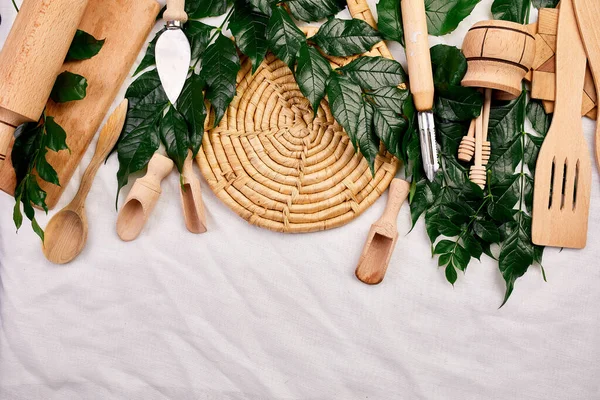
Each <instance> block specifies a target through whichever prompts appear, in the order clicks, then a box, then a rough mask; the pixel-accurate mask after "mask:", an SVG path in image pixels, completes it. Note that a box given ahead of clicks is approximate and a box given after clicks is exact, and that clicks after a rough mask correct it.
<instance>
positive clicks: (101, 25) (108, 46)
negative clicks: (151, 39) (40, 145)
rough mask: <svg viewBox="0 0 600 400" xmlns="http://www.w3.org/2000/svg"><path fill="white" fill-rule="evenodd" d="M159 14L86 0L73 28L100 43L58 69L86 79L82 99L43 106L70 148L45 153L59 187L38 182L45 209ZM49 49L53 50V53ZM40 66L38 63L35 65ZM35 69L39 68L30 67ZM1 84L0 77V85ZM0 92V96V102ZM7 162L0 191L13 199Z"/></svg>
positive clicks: (138, 1) (113, 0)
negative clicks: (84, 57)
mask: <svg viewBox="0 0 600 400" xmlns="http://www.w3.org/2000/svg"><path fill="white" fill-rule="evenodd" d="M27 1H30V0H26V2H25V3H27ZM43 2H44V3H48V4H50V3H52V4H54V3H55V2H56V3H68V6H67V7H63V12H64V10H65V9H66V10H69V9H71V8H73V7H74V5H75V4H76V3H78V1H76V0H68V1H67V0H65V1H62V0H61V1H59V0H52V1H50V0H43ZM159 11H160V5H159V4H158V3H157V2H156V1H154V0H135V1H131V0H130V1H126V0H89V3H88V7H87V9H86V11H85V14H84V16H83V20H82V21H81V24H80V26H79V28H80V29H82V30H84V31H86V32H88V33H90V34H92V35H94V37H96V38H98V39H106V41H105V43H104V47H103V48H102V50H101V51H100V53H98V55H96V56H95V57H93V58H91V59H89V60H85V61H70V62H67V63H65V64H64V66H63V67H62V69H61V70H69V71H71V72H73V73H76V74H80V75H83V76H85V77H86V78H87V80H88V88H87V96H86V97H85V99H83V100H80V101H72V102H68V103H64V104H55V103H54V102H52V101H49V102H48V104H47V111H46V114H47V115H49V116H53V117H55V119H56V121H57V122H58V123H59V124H60V125H61V126H62V127H63V128H64V129H65V131H66V132H67V144H68V146H69V149H70V151H61V152H59V153H54V152H49V153H48V154H47V156H46V158H47V159H48V161H49V162H50V164H51V165H52V166H53V167H54V169H55V170H56V172H57V173H58V177H59V180H60V183H61V186H55V185H52V184H49V183H47V182H40V184H41V187H42V188H43V189H44V190H45V191H46V192H47V193H48V196H47V198H46V204H47V205H48V207H49V208H53V207H54V206H56V203H57V202H58V200H59V198H60V196H61V194H62V192H63V190H64V188H66V187H67V184H68V183H69V180H70V179H71V177H72V175H73V173H74V172H75V170H76V169H77V166H78V165H79V163H80V162H81V158H82V157H83V155H84V154H85V152H86V150H87V147H88V146H89V144H90V142H91V140H92V138H93V137H94V135H95V134H96V132H97V131H98V128H99V127H100V125H101V123H102V121H103V119H104V117H105V116H106V113H107V112H108V110H109V108H110V106H111V104H112V102H113V100H114V99H115V97H116V95H117V93H118V91H119V89H120V87H121V85H122V84H123V82H124V80H125V78H126V77H127V75H128V74H129V73H130V70H131V67H132V66H133V63H134V61H135V60H136V58H137V56H138V54H139V52H140V49H141V48H142V46H143V44H144V43H145V41H146V38H147V37H148V34H149V33H150V30H151V29H152V27H153V26H154V23H155V21H156V16H157V15H158V12H159ZM19 14H20V13H19ZM52 35H53V36H55V37H58V36H61V33H60V32H57V31H56V30H55V28H54V27H52ZM69 42H70V39H69ZM7 43H8V42H7ZM49 50H50V51H55V49H49ZM45 62H46V60H45V59H44V60H43V61H40V62H39V63H38V64H40V65H41V64H43V63H45ZM11 63H13V61H12V60H11ZM9 64H10V63H9ZM0 65H1V67H0V70H2V71H3V70H4V68H5V66H6V65H7V64H5V63H2V64H0ZM35 68H40V66H39V65H36V66H35V67H34V69H35ZM32 76H37V75H32ZM36 79H37V78H36ZM2 80H3V79H1V78H0V81H2ZM36 90H37V87H36ZM3 92H4V91H3V90H2V91H0V97H1V96H2V94H3ZM45 97H46V98H47V97H48V96H47V95H46V96H45ZM9 161H10V157H8V158H7V161H6V164H5V165H6V167H5V168H0V189H1V190H3V191H5V192H7V193H9V194H14V190H15V182H16V178H15V173H14V170H13V168H9V167H8V164H9Z"/></svg>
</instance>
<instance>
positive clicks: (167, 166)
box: [117, 153, 173, 242]
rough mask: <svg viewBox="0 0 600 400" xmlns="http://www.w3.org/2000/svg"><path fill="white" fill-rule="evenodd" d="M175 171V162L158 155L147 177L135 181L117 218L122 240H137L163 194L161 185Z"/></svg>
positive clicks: (153, 158) (149, 167)
mask: <svg viewBox="0 0 600 400" xmlns="http://www.w3.org/2000/svg"><path fill="white" fill-rule="evenodd" d="M172 170H173V161H171V160H170V159H168V158H167V157H165V156H161V155H160V154H158V153H156V154H154V156H153V157H152V159H151V160H150V163H149V164H148V172H147V173H146V176H144V177H143V178H140V179H138V180H136V181H135V183H134V184H133V187H132V188H131V191H130V192H129V195H128V196H127V199H126V200H125V205H124V206H123V208H121V211H120V212H119V217H118V218H117V234H118V235H119V237H120V238H121V240H123V241H125V242H130V241H132V240H134V239H136V238H137V237H138V236H139V235H140V233H141V232H142V229H144V225H146V221H147V220H148V218H149V217H150V213H152V210H154V207H155V206H156V202H157V201H158V198H159V197H160V194H161V193H162V190H161V188H160V183H161V182H162V180H163V179H164V178H165V177H166V176H167V175H169V173H170V172H171V171H172Z"/></svg>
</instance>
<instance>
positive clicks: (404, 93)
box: [367, 87, 410, 120]
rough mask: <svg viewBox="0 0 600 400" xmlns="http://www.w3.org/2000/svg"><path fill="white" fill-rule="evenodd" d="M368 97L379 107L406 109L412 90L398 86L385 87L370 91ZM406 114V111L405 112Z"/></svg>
mask: <svg viewBox="0 0 600 400" xmlns="http://www.w3.org/2000/svg"><path fill="white" fill-rule="evenodd" d="M367 98H368V99H370V100H371V101H372V102H373V103H375V105H376V106H379V107H384V108H389V109H392V110H404V105H405V104H406V103H407V101H406V100H408V99H409V98H410V92H409V91H408V90H402V89H400V88H397V87H383V88H381V89H377V90H374V91H372V92H369V93H368V94H367ZM404 115H406V113H404ZM407 119H409V118H407ZM409 120H410V119H409Z"/></svg>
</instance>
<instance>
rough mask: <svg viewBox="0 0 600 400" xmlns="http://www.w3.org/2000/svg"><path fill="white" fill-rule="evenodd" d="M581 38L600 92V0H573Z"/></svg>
mask: <svg viewBox="0 0 600 400" xmlns="http://www.w3.org/2000/svg"><path fill="white" fill-rule="evenodd" d="M573 6H574V8H575V16H576V17H577V22H578V24H579V32H580V33H581V40H582V41H583V45H584V47H585V50H586V52H587V57H588V63H589V65H590V69H591V70H592V75H593V76H594V82H595V84H596V93H600V92H599V90H600V86H598V85H600V47H599V46H600V1H598V0H573ZM596 164H597V165H598V167H599V168H600V124H596Z"/></svg>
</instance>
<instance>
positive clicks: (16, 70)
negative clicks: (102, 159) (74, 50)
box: [0, 0, 88, 168]
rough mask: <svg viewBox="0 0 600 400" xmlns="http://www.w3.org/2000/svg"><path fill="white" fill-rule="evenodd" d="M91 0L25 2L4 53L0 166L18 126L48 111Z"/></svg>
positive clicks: (0, 85)
mask: <svg viewBox="0 0 600 400" xmlns="http://www.w3.org/2000/svg"><path fill="white" fill-rule="evenodd" d="M87 4H88V0H24V1H23V5H22V6H21V10H20V11H19V14H18V15H17V18H16V20H15V23H14V25H13V26H12V29H11V31H10V33H9V35H8V37H7V38H6V43H5V44H4V47H3V48H2V52H1V53H0V66H1V68H0V168H1V166H2V165H3V164H4V163H3V161H4V159H5V158H6V154H7V151H8V147H9V145H10V142H11V140H12V138H13V136H14V132H15V129H16V127H17V126H19V125H21V124H23V123H25V122H37V121H38V120H39V118H40V116H41V114H42V111H44V107H45V106H46V102H47V101H48V97H49V96H50V92H51V91H52V87H53V86H54V82H55V81H56V77H57V76H58V74H59V72H60V69H61V68H62V65H63V62H64V61H65V57H66V55H67V52H68V51H69V47H70V46H71V42H72V40H73V37H74V36H75V32H76V31H77V27H78V25H79V23H80V22H81V19H82V18H83V14H84V12H85V8H86V7H87Z"/></svg>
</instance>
